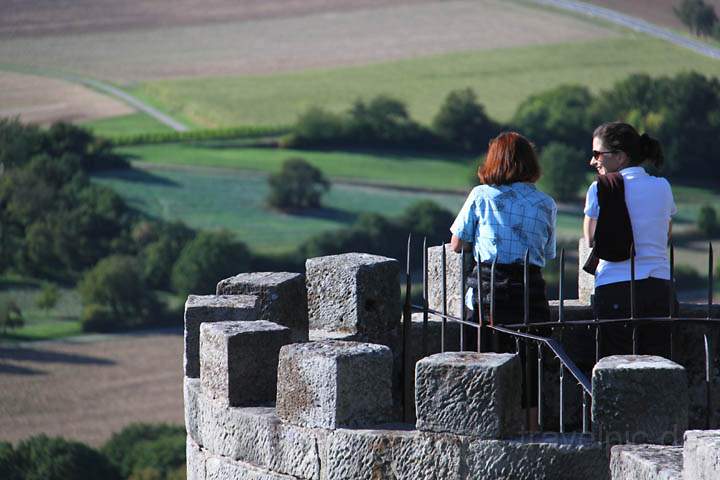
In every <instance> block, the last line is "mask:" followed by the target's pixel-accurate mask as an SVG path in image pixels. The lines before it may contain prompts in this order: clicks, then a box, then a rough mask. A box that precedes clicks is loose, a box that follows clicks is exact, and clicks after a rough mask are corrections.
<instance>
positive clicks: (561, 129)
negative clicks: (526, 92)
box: [512, 85, 593, 148]
mask: <svg viewBox="0 0 720 480" xmlns="http://www.w3.org/2000/svg"><path fill="white" fill-rule="evenodd" d="M592 102H593V97H592V95H591V93H590V90H588V89H587V87H581V86H576V85H564V86H560V87H557V88H554V89H552V90H548V91H545V92H542V93H539V94H536V95H531V96H530V97H528V98H527V99H526V100H524V101H523V102H522V103H520V105H519V106H518V108H517V111H516V112H515V116H514V117H513V120H512V125H513V126H514V127H516V128H517V129H518V131H520V132H522V134H523V135H526V136H527V137H528V138H530V139H532V141H534V142H535V143H536V144H537V145H538V146H539V147H541V148H542V147H544V146H545V145H547V144H548V143H550V142H562V143H565V144H567V145H570V146H573V147H576V148H583V147H584V146H585V145H586V144H587V143H588V141H589V140H588V136H589V134H588V132H591V131H592V125H591V119H590V115H589V113H588V112H589V109H590V106H591V105H592Z"/></svg>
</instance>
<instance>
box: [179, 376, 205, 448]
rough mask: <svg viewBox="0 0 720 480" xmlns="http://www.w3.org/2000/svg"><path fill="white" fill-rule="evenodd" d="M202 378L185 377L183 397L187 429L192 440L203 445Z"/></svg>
mask: <svg viewBox="0 0 720 480" xmlns="http://www.w3.org/2000/svg"><path fill="white" fill-rule="evenodd" d="M200 393H201V387H200V379H199V378H188V377H185V378H184V379H183V397H184V400H185V401H184V405H185V430H186V431H187V434H188V436H189V437H190V438H192V440H193V441H194V442H195V443H196V444H198V445H200V446H202V445H203V441H202V436H201V435H200V424H201V422H202V419H201V416H202V414H203V411H202V408H201V406H200Z"/></svg>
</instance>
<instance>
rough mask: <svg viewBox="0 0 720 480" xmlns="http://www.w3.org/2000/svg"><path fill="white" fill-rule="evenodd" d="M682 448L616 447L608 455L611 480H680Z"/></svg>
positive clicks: (659, 446)
mask: <svg viewBox="0 0 720 480" xmlns="http://www.w3.org/2000/svg"><path fill="white" fill-rule="evenodd" d="M682 468H683V458H682V448H681V447H673V446H661V445H616V446H614V447H613V448H612V453H611V454H610V474H611V478H612V480H627V479H635V480H682Z"/></svg>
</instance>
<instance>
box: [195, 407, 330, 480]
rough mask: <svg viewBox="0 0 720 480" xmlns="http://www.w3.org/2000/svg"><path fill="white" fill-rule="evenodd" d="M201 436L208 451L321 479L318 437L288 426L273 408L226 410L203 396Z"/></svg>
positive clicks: (260, 465) (280, 470) (299, 475)
mask: <svg viewBox="0 0 720 480" xmlns="http://www.w3.org/2000/svg"><path fill="white" fill-rule="evenodd" d="M201 408H202V409H203V412H204V413H203V415H202V423H201V425H200V430H201V435H202V438H203V440H204V442H205V448H206V449H207V451H208V452H209V453H211V454H214V455H222V456H224V457H227V458H230V459H233V460H240V461H243V462H246V463H250V464H252V465H256V466H258V467H260V468H264V469H267V470H272V471H274V472H279V473H283V474H286V475H292V476H295V477H299V478H304V479H319V478H320V458H319V453H318V436H319V435H321V433H316V432H315V431H313V430H311V429H306V428H301V427H296V426H293V425H289V424H285V423H282V422H281V421H280V419H279V418H278V417H277V415H276V414H275V409H274V408H271V407H247V408H238V407H227V406H225V405H222V404H220V403H218V402H215V401H213V400H211V399H209V398H206V397H205V396H204V395H203V396H201Z"/></svg>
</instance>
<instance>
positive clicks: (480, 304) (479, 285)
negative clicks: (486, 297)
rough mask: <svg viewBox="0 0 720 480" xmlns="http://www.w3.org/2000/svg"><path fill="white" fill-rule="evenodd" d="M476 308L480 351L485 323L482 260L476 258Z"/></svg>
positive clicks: (478, 347)
mask: <svg viewBox="0 0 720 480" xmlns="http://www.w3.org/2000/svg"><path fill="white" fill-rule="evenodd" d="M477 308H478V332H477V351H478V353H481V352H482V340H483V338H482V337H483V328H484V327H483V325H484V324H485V314H484V313H483V288H482V262H481V261H480V259H479V258H478V262H477Z"/></svg>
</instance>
